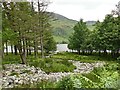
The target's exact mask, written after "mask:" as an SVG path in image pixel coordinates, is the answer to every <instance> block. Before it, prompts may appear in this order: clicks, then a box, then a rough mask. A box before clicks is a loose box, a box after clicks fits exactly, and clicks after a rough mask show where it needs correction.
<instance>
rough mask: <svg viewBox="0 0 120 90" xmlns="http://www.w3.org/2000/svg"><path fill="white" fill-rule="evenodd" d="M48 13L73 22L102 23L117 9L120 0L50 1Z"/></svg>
mask: <svg viewBox="0 0 120 90" xmlns="http://www.w3.org/2000/svg"><path fill="white" fill-rule="evenodd" d="M50 1H51V2H52V3H51V4H50V5H49V7H48V11H52V12H55V13H58V14H61V15H63V16H66V17H68V18H70V19H73V20H80V18H83V19H84V20H85V21H88V20H100V21H102V20H103V19H104V17H105V15H106V14H109V13H111V10H113V9H115V5H116V4H117V3H118V2H119V1H120V0H50Z"/></svg>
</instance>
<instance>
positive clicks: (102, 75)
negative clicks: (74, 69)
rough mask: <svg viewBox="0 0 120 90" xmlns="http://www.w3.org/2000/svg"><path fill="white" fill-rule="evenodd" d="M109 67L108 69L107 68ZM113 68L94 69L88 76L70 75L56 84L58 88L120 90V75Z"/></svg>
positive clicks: (110, 66)
mask: <svg viewBox="0 0 120 90" xmlns="http://www.w3.org/2000/svg"><path fill="white" fill-rule="evenodd" d="M108 66H109V67H108ZM115 66H118V65H117V64H116V63H115V64H114V65H113V64H110V63H109V64H108V65H106V66H104V67H102V68H96V69H94V71H93V72H91V73H89V74H83V75H81V74H79V75H71V76H67V77H65V78H63V79H62V80H61V81H59V82H58V83H57V87H59V88H66V89H67V88H71V89H73V88H114V89H118V88H120V85H119V81H120V75H119V73H118V70H117V69H116V67H115Z"/></svg>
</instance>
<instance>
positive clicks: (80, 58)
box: [52, 52, 115, 63]
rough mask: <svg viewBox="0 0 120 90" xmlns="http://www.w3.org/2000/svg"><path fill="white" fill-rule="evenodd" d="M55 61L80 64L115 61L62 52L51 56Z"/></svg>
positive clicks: (95, 56)
mask: <svg viewBox="0 0 120 90" xmlns="http://www.w3.org/2000/svg"><path fill="white" fill-rule="evenodd" d="M52 58H55V59H63V60H78V61H81V62H89V63H92V62H96V61H106V62H112V61H115V59H113V58H111V57H110V56H105V57H102V56H98V55H78V54H76V53H69V52H62V53H58V54H55V55H53V56H52Z"/></svg>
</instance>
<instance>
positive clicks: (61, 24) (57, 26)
mask: <svg viewBox="0 0 120 90" xmlns="http://www.w3.org/2000/svg"><path fill="white" fill-rule="evenodd" d="M52 16H53V17H54V19H55V20H54V21H51V25H52V27H53V29H52V34H53V37H54V39H55V41H56V42H57V43H62V42H68V39H69V36H70V35H71V34H72V33H73V31H74V30H73V27H74V25H75V24H76V23H77V22H78V21H77V20H73V19H69V18H67V17H65V16H63V15H60V14H57V13H52ZM95 23H96V21H86V24H87V26H88V28H89V29H93V28H94V27H93V26H92V25H93V24H95Z"/></svg>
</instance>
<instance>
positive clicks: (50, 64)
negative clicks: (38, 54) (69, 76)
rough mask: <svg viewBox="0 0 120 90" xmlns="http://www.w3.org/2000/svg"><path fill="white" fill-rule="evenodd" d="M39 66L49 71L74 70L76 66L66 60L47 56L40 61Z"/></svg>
mask: <svg viewBox="0 0 120 90" xmlns="http://www.w3.org/2000/svg"><path fill="white" fill-rule="evenodd" d="M39 67H40V68H41V69H42V70H44V71H45V72H47V73H50V72H72V71H73V70H74V69H75V68H76V67H75V66H74V65H73V64H72V63H70V62H68V61H65V60H62V59H61V60H57V59H52V58H46V59H44V60H41V61H40V64H39Z"/></svg>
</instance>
